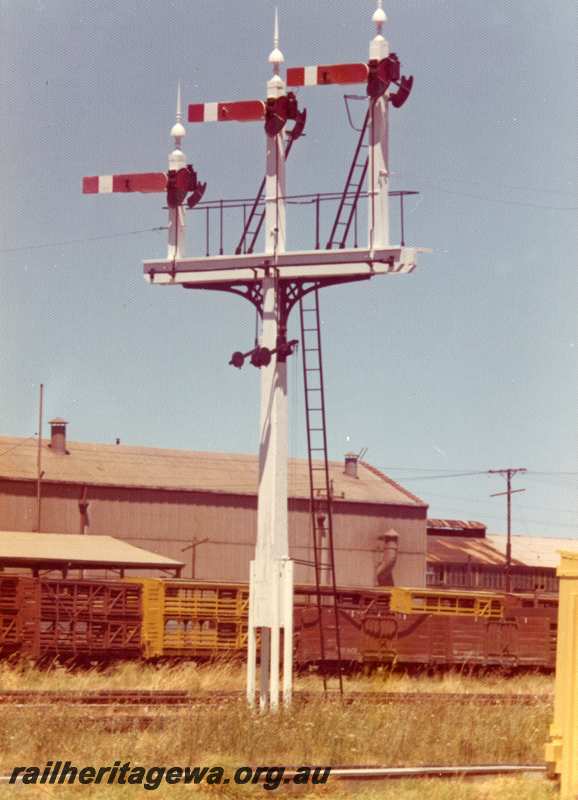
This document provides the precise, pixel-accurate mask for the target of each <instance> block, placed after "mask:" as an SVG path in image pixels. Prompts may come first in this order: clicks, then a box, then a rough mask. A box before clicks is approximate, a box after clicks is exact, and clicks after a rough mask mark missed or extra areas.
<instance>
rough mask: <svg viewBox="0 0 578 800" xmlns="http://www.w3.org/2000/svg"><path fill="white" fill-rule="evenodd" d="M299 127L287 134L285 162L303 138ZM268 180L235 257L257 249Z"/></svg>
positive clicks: (259, 193) (246, 226) (258, 194)
mask: <svg viewBox="0 0 578 800" xmlns="http://www.w3.org/2000/svg"><path fill="white" fill-rule="evenodd" d="M296 129H297V125H296V126H295V128H293V130H291V131H289V132H288V134H287V137H288V138H287V141H286V143H285V160H287V159H288V157H289V153H290V152H291V148H292V147H293V142H295V141H297V139H298V138H299V136H301V135H302V134H301V132H298V133H296ZM266 180H267V178H266V177H265V178H263V180H262V181H261V185H260V186H259V189H258V190H257V196H256V197H255V200H254V201H253V205H252V206H251V211H250V212H249V216H248V217H247V219H246V220H245V223H244V226H243V233H242V234H241V238H240V239H239V243H238V244H237V247H236V248H235V255H236V256H238V255H240V254H241V253H252V252H253V251H254V249H255V244H256V243H257V239H258V238H259V234H260V233H261V228H262V227H263V221H264V219H265V205H264V203H263V194H264V193H265V182H266Z"/></svg>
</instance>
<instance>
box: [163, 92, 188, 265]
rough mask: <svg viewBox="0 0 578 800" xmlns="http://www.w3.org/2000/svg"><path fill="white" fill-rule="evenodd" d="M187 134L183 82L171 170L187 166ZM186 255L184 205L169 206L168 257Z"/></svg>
mask: <svg viewBox="0 0 578 800" xmlns="http://www.w3.org/2000/svg"><path fill="white" fill-rule="evenodd" d="M185 135H186V130H185V126H184V125H183V114H182V110H181V83H180V81H179V83H178V85H177V113H176V121H175V124H174V125H173V127H172V128H171V136H172V137H173V139H174V140H175V141H174V144H175V149H174V150H173V151H172V153H171V154H170V155H169V170H174V171H175V172H178V170H180V169H182V168H183V167H186V166H187V157H186V156H185V154H184V153H183V151H182V150H181V145H182V140H183V137H184V136H185ZM184 255H185V211H184V208H183V207H182V206H179V207H178V208H169V244H168V249H167V258H168V259H171V260H174V259H175V258H183V257H184Z"/></svg>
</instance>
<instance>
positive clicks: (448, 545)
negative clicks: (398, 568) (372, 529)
mask: <svg viewBox="0 0 578 800" xmlns="http://www.w3.org/2000/svg"><path fill="white" fill-rule="evenodd" d="M506 539H507V537H506V536H503V535H497V534H489V535H487V536H486V537H485V538H483V539H477V538H475V539H474V538H471V537H469V536H455V535H454V536H441V535H436V534H434V535H429V536H428V539H427V548H428V553H427V559H428V561H429V562H430V563H434V564H435V563H444V564H465V563H467V562H468V561H471V562H472V563H474V564H495V565H498V566H503V565H504V564H505V561H506ZM560 550H565V551H569V552H573V551H574V552H578V539H552V538H549V537H547V536H512V565H513V566H526V567H547V568H551V569H554V568H556V567H557V566H558V565H559V564H560Z"/></svg>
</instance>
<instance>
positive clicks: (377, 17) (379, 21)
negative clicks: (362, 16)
mask: <svg viewBox="0 0 578 800" xmlns="http://www.w3.org/2000/svg"><path fill="white" fill-rule="evenodd" d="M371 21H372V22H375V27H376V28H377V33H378V34H380V33H381V30H382V28H383V23H384V22H387V14H386V13H385V11H384V10H383V0H377V8H376V9H375V11H374V12H373V17H372V18H371Z"/></svg>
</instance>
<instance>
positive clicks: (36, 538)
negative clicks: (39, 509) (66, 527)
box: [0, 531, 184, 575]
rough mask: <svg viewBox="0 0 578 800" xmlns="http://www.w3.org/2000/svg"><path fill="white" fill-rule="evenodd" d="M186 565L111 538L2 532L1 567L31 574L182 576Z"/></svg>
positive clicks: (0, 546) (0, 540) (0, 538)
mask: <svg viewBox="0 0 578 800" xmlns="http://www.w3.org/2000/svg"><path fill="white" fill-rule="evenodd" d="M183 566H184V564H183V562H181V561H175V560H173V559H172V558H167V557H166V556H160V555H157V553H151V552H149V551H148V550H143V549H142V548H140V547H135V546H134V545H132V544H127V543H126V542H122V541H120V540H119V539H115V538H114V537H112V536H91V535H81V534H68V533H29V532H23V531H0V567H27V568H29V569H32V570H35V571H37V570H59V571H62V572H67V571H68V570H72V569H107V570H118V571H124V570H130V569H138V570H143V569H147V570H148V569H151V570H166V571H169V572H173V573H175V574H177V575H178V574H179V573H180V571H181V569H182V568H183Z"/></svg>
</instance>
